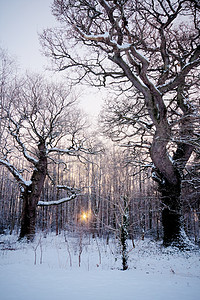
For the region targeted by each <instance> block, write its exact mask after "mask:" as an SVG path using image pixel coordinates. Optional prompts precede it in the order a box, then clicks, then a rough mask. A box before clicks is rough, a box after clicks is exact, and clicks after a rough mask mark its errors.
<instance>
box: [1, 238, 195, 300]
mask: <svg viewBox="0 0 200 300" xmlns="http://www.w3.org/2000/svg"><path fill="white" fill-rule="evenodd" d="M135 246H136V247H135V248H133V247H132V244H131V242H130V244H129V249H130V251H129V269H128V270H127V271H121V258H120V251H119V248H118V243H117V240H116V239H114V238H112V239H111V238H110V239H109V243H108V244H107V241H106V239H103V238H102V239H100V238H95V239H94V238H92V236H84V235H83V234H79V235H78V234H76V235H74V236H72V235H70V234H66V233H65V234H64V233H63V234H61V235H59V236H55V235H54V234H50V235H48V236H47V237H46V238H45V237H43V236H42V235H39V234H38V235H37V237H36V240H35V241H34V243H30V244H26V243H22V242H21V243H19V242H17V236H16V235H12V236H8V235H7V236H3V235H1V236H0V291H1V295H0V299H2V300H8V299H9V300H11V299H13V300H14V299H15V300H17V299H20V300H25V299H26V300H27V299H28V300H40V299H43V300H46V299H48V300H51V299H52V300H54V299H55V300H56V299H59V300H63V299H73V300H78V299H88V300H99V299H101V300H118V299H123V300H129V299H140V300H142V299H152V300H158V299H159V300H160V299H162V300H165V299H167V300H171V299H174V300H175V299H176V300H177V299H182V300H197V299H199V293H200V253H199V251H195V252H194V251H193V252H179V251H175V250H172V249H167V250H166V249H163V248H162V247H161V246H160V244H159V243H154V242H152V241H150V240H149V239H145V240H144V241H142V240H137V241H135Z"/></svg>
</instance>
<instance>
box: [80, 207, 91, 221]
mask: <svg viewBox="0 0 200 300" xmlns="http://www.w3.org/2000/svg"><path fill="white" fill-rule="evenodd" d="M80 218H81V221H83V222H89V221H90V219H91V211H90V210H88V211H83V212H82V213H81V215H80Z"/></svg>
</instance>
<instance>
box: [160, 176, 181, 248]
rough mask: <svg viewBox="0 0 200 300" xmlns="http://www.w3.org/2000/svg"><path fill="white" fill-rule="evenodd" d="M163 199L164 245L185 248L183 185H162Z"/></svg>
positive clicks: (166, 183)
mask: <svg viewBox="0 0 200 300" xmlns="http://www.w3.org/2000/svg"><path fill="white" fill-rule="evenodd" d="M160 192H161V197H162V200H161V201H162V225H163V245H164V246H165V247H167V246H170V245H171V246H177V247H182V246H183V240H182V232H183V231H182V229H183V224H182V216H181V210H182V204H181V197H180V194H181V183H178V184H176V185H172V184H170V183H168V182H166V181H165V183H164V184H162V186H161V185H160Z"/></svg>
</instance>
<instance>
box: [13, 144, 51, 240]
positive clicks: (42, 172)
mask: <svg viewBox="0 0 200 300" xmlns="http://www.w3.org/2000/svg"><path fill="white" fill-rule="evenodd" d="M38 150H39V160H38V163H37V165H36V166H35V169H34V171H33V175H32V177H31V182H32V183H31V185H29V186H27V187H26V188H25V189H24V191H23V193H22V199H23V208H22V217H21V231H20V236H19V238H20V239H22V238H24V237H26V238H27V240H31V241H32V240H33V239H34V236H35V224H36V209H37V204H38V201H39V199H40V195H41V192H42V188H43V186H44V181H45V178H46V174H47V157H46V149H45V145H44V143H42V142H41V143H40V144H39V145H38Z"/></svg>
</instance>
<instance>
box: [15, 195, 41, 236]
mask: <svg viewBox="0 0 200 300" xmlns="http://www.w3.org/2000/svg"><path fill="white" fill-rule="evenodd" d="M22 198H23V208H22V216H21V231H20V237H19V238H20V239H22V238H24V237H26V238H27V240H33V239H34V235H35V223H36V207H37V201H38V199H33V197H32V195H31V191H29V190H27V191H25V192H24V193H23V196H22Z"/></svg>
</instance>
